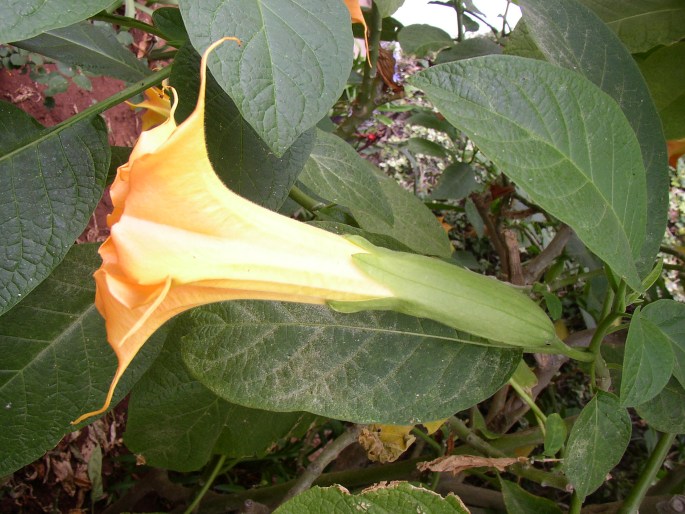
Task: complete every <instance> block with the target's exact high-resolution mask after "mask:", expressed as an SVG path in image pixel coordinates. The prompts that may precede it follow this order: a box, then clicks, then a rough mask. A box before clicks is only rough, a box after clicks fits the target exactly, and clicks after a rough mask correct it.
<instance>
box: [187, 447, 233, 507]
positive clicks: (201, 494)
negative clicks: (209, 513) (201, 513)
mask: <svg viewBox="0 0 685 514" xmlns="http://www.w3.org/2000/svg"><path fill="white" fill-rule="evenodd" d="M226 459H227V457H226V455H222V456H221V457H219V458H218V459H217V461H216V464H215V465H214V469H212V472H211V473H210V475H209V477H208V478H207V480H206V481H205V483H204V485H203V486H202V489H200V490H199V491H198V493H197V496H195V499H194V500H193V501H192V503H191V504H190V505H188V508H187V509H186V510H185V512H184V513H183V514H192V512H193V511H195V509H196V508H197V507H198V506H199V505H200V502H201V501H202V498H204V496H205V494H207V491H209V488H210V487H212V484H213V483H214V480H216V477H217V476H219V471H221V468H222V467H223V465H224V462H225V461H226Z"/></svg>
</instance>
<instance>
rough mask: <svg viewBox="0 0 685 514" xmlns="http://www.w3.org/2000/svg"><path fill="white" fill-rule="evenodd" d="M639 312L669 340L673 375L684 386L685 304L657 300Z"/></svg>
mask: <svg viewBox="0 0 685 514" xmlns="http://www.w3.org/2000/svg"><path fill="white" fill-rule="evenodd" d="M641 314H642V317H643V318H645V319H647V320H649V321H650V322H651V323H653V324H654V326H656V327H657V328H658V329H659V332H660V333H661V335H662V336H663V337H666V338H667V339H668V340H669V342H670V344H671V348H672V349H673V354H674V363H673V376H674V377H676V378H677V379H678V381H679V382H680V385H682V386H683V387H685V304H683V303H681V302H676V301H673V300H658V301H656V302H654V303H650V304H649V305H647V306H646V307H645V308H644V309H643V310H642V313H641Z"/></svg>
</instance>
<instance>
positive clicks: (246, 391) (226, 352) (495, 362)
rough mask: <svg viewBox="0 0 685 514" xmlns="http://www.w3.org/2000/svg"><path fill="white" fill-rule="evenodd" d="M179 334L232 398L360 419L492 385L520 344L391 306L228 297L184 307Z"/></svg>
mask: <svg viewBox="0 0 685 514" xmlns="http://www.w3.org/2000/svg"><path fill="white" fill-rule="evenodd" d="M178 323H179V324H178V325H176V328H177V329H178V330H177V331H175V334H176V335H177V336H178V338H179V339H181V340H182V345H181V346H180V350H181V352H182V354H183V359H184V362H185V363H186V365H187V367H188V369H189V370H190V372H191V373H192V374H193V375H194V376H195V377H196V378H197V379H198V380H199V381H200V382H202V383H203V384H204V385H205V386H207V387H208V388H209V389H210V390H212V391H213V392H214V393H215V394H217V395H219V396H220V397H222V398H224V399H225V400H227V401H230V402H233V403H238V404H241V405H245V406H248V407H252V408H260V409H266V410H275V411H297V410H304V411H307V412H312V413H314V414H320V415H323V416H327V417H332V418H337V419H343V420H348V421H355V422H358V423H369V422H379V423H392V424H400V425H407V424H414V423H420V422H423V421H427V420H435V419H441V418H445V417H447V416H450V415H451V414H453V413H454V412H457V411H459V410H462V409H465V408H468V407H471V406H472V405H475V404H476V403H478V402H479V401H482V400H484V399H485V398H487V397H488V396H490V395H491V394H492V393H494V392H495V391H496V390H497V389H498V388H499V387H501V385H502V384H503V383H504V382H506V380H507V379H508V377H509V376H510V375H511V374H512V373H513V371H514V369H515V368H516V365H517V364H518V361H519V359H520V356H521V354H520V352H519V351H518V350H508V349H506V350H505V349H501V348H492V347H485V346H479V345H476V344H464V343H462V342H461V341H473V340H474V339H473V338H472V336H469V335H467V334H463V333H459V332H457V331H455V330H452V329H450V328H448V327H446V326H444V325H440V324H438V323H435V322H432V321H428V320H422V319H418V318H412V317H409V316H403V315H401V314H397V313H393V312H366V313H360V314H349V315H344V314H339V313H336V312H333V311H332V310H330V309H329V308H327V307H324V306H311V305H302V304H291V303H277V302H245V301H235V302H225V303H220V304H214V305H210V306H207V307H202V308H200V309H195V310H194V311H192V312H190V313H188V314H186V315H184V316H183V317H182V318H180V319H179V322H178Z"/></svg>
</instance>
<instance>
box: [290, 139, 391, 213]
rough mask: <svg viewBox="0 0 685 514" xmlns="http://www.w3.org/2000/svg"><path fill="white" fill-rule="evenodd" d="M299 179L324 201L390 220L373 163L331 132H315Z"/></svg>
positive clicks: (388, 205)
mask: <svg viewBox="0 0 685 514" xmlns="http://www.w3.org/2000/svg"><path fill="white" fill-rule="evenodd" d="M299 180H300V182H302V183H303V184H304V185H305V186H307V187H308V188H309V189H311V190H312V191H314V192H315V193H316V194H317V195H319V196H321V197H323V198H325V199H326V200H329V201H331V202H335V203H337V204H340V205H344V206H345V207H348V208H350V209H354V210H355V211H356V212H364V213H368V215H369V216H374V217H377V218H379V219H382V220H384V221H385V222H387V223H392V222H393V213H392V210H391V208H390V204H389V203H388V200H387V199H386V198H385V195H384V194H383V190H382V189H381V186H380V184H379V183H378V177H377V175H376V172H375V168H374V166H373V164H371V163H370V162H369V161H367V160H366V159H363V158H362V157H360V156H359V154H358V153H357V152H355V151H354V148H352V147H351V146H350V145H349V144H347V143H346V142H345V141H343V140H342V139H340V138H339V137H337V136H334V135H333V134H329V133H327V132H324V131H323V130H317V131H316V143H315V144H314V148H313V150H312V153H311V155H310V156H309V160H308V161H307V163H306V164H305V166H304V170H302V173H301V174H300V176H299Z"/></svg>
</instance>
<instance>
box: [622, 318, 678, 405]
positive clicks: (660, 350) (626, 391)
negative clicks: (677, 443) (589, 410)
mask: <svg viewBox="0 0 685 514" xmlns="http://www.w3.org/2000/svg"><path fill="white" fill-rule="evenodd" d="M683 321H685V320H683ZM673 360H674V355H673V348H672V347H671V341H670V340H669V338H668V336H667V335H666V334H664V333H663V331H661V330H660V328H659V327H658V326H657V325H656V324H654V323H652V321H650V320H649V319H648V318H647V317H646V316H644V315H643V313H642V311H641V310H640V309H639V308H638V310H636V311H635V314H633V317H632V319H631V320H630V328H629V329H628V337H627V338H626V346H625V354H624V357H623V372H622V375H621V405H622V406H623V407H634V406H636V405H639V404H641V403H645V402H646V401H649V400H651V399H652V398H654V397H655V396H656V395H657V394H659V392H660V391H661V390H662V389H663V388H664V386H665V385H666V384H667V383H668V381H669V380H670V378H671V372H672V371H673Z"/></svg>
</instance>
